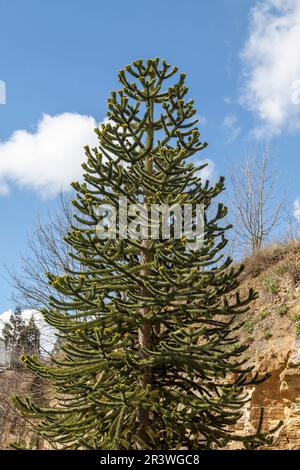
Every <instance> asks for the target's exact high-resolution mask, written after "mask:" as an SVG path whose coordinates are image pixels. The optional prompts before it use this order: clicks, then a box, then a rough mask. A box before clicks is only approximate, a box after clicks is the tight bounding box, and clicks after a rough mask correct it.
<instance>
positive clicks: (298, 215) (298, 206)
mask: <svg viewBox="0 0 300 470" xmlns="http://www.w3.org/2000/svg"><path fill="white" fill-rule="evenodd" d="M293 214H294V217H295V219H297V220H298V221H299V222H300V199H296V200H295V201H294V204H293Z"/></svg>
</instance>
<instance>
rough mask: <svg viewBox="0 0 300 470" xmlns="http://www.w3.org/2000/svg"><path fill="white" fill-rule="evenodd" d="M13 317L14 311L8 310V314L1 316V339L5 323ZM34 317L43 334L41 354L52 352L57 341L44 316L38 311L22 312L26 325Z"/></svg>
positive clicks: (27, 310)
mask: <svg viewBox="0 0 300 470" xmlns="http://www.w3.org/2000/svg"><path fill="white" fill-rule="evenodd" d="M11 315H13V312H12V310H7V311H6V312H3V313H1V314H0V337H1V334H2V329H3V326H4V323H5V322H7V321H9V319H10V317H11ZM32 316H33V318H34V321H35V323H36V325H37V327H38V328H39V330H40V333H41V346H42V351H41V353H42V354H45V352H51V351H52V349H53V346H54V344H55V341H56V336H55V330H54V328H53V327H51V326H49V325H48V323H46V322H45V320H44V318H43V316H42V314H41V313H40V312H38V311H37V310H31V309H26V310H23V311H22V318H23V319H24V321H25V323H28V322H29V320H30V318H31V317H32Z"/></svg>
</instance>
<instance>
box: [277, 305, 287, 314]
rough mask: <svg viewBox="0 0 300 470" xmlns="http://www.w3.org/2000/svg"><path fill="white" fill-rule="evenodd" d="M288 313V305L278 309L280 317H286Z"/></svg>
mask: <svg viewBox="0 0 300 470" xmlns="http://www.w3.org/2000/svg"><path fill="white" fill-rule="evenodd" d="M288 311H289V307H288V306H287V305H286V304H282V305H280V306H279V307H278V309H277V313H278V315H279V316H280V317H283V316H284V315H286V314H287V313H288Z"/></svg>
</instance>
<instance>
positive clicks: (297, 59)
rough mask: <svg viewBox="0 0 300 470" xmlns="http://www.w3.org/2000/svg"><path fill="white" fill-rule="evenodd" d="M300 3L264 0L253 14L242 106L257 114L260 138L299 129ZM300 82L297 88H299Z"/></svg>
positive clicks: (245, 51)
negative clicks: (285, 130)
mask: <svg viewBox="0 0 300 470" xmlns="http://www.w3.org/2000/svg"><path fill="white" fill-rule="evenodd" d="M299 44H300V2H299V0H261V1H258V2H257V3H256V5H255V6H254V7H253V8H252V10H251V12H250V30H249V36H248V39H247V41H246V43H245V45H244V48H243V51H242V53H241V58H242V61H243V64H244V76H243V80H244V83H243V89H242V92H241V96H240V102H241V104H242V105H243V106H244V107H245V108H246V109H248V110H250V111H252V112H253V113H255V115H256V117H257V118H258V119H259V121H260V123H259V126H257V128H256V129H255V132H256V134H257V136H258V137H266V136H271V135H276V134H280V133H281V132H282V131H283V130H284V129H287V130H289V131H298V130H300V104H299V99H297V98H299V91H300V86H299V84H300V82H299V80H300V54H299ZM297 81H298V85H297Z"/></svg>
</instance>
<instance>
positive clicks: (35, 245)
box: [6, 194, 76, 309]
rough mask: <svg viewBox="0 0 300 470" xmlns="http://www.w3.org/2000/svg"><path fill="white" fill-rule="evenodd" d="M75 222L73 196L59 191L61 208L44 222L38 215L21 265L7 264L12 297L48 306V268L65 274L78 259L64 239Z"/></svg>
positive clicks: (30, 305) (24, 304)
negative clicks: (73, 219) (18, 266)
mask: <svg viewBox="0 0 300 470" xmlns="http://www.w3.org/2000/svg"><path fill="white" fill-rule="evenodd" d="M71 223H72V207H71V203H70V198H69V197H66V196H63V195H62V194H61V195H60V205H59V208H58V209H57V210H56V211H55V212H53V213H50V214H49V215H48V218H47V222H46V223H44V222H43V220H42V219H41V218H40V217H39V218H38V221H37V223H36V225H35V227H34V229H33V231H32V232H31V233H30V234H29V235H28V237H27V247H28V250H27V254H26V255H24V256H23V257H22V258H21V268H20V269H19V270H18V271H15V270H13V269H11V268H8V267H6V270H7V274H8V275H7V280H8V282H9V283H10V285H11V286H12V287H13V289H14V293H13V295H12V299H11V300H12V301H13V302H14V303H15V304H16V305H22V307H23V308H36V309H39V308H41V307H46V306H48V299H49V296H50V295H51V294H53V293H54V292H55V296H56V297H57V295H58V293H57V291H53V288H52V287H51V285H50V284H49V283H48V279H47V277H46V276H45V273H46V272H51V273H53V274H55V275H63V274H64V273H65V269H66V268H74V267H75V264H76V261H75V260H74V259H73V258H72V257H70V256H68V253H69V252H70V247H69V245H68V244H67V243H66V241H65V240H64V237H65V236H66V234H67V232H68V230H69V227H70V225H71Z"/></svg>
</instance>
